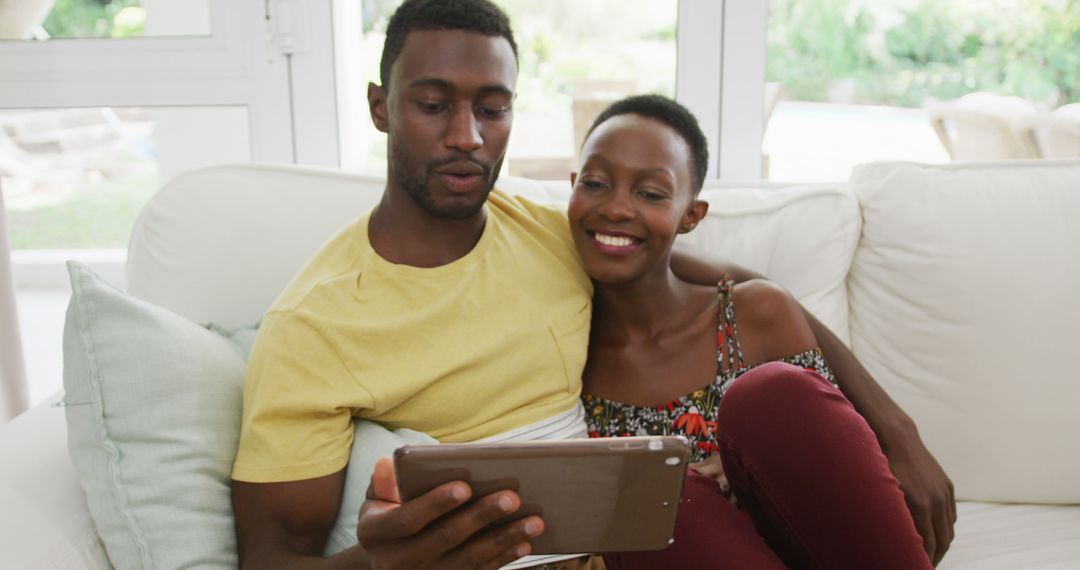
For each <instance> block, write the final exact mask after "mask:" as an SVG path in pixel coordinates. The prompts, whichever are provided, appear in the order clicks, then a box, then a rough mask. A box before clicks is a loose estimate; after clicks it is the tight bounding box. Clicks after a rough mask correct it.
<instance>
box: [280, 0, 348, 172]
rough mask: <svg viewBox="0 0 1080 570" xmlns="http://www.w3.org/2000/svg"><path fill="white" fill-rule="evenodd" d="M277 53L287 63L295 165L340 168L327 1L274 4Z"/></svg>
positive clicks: (331, 15) (330, 14) (331, 30)
mask: <svg viewBox="0 0 1080 570" xmlns="http://www.w3.org/2000/svg"><path fill="white" fill-rule="evenodd" d="M275 11H276V12H277V14H276V16H277V17H279V18H283V20H281V21H280V24H281V25H280V26H277V27H275V29H276V32H275V35H276V37H277V40H276V42H275V44H276V49H277V51H278V52H279V53H283V54H284V55H285V57H287V61H288V74H289V82H290V85H291V89H290V91H291V98H292V100H291V103H292V107H291V113H292V126H293V137H294V141H295V157H294V158H295V160H294V161H295V162H297V163H300V164H315V165H321V166H339V165H340V164H341V157H340V153H339V151H338V104H337V86H336V77H335V71H336V70H335V64H334V59H335V58H334V49H335V40H334V31H335V30H334V27H335V26H334V9H333V3H332V2H325V1H324V2H310V1H309V0H277V4H276V7H275Z"/></svg>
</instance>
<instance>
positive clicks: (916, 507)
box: [671, 246, 956, 564]
mask: <svg viewBox="0 0 1080 570" xmlns="http://www.w3.org/2000/svg"><path fill="white" fill-rule="evenodd" d="M671 270H672V271H673V272H674V273H675V275H677V276H678V277H679V278H680V279H682V280H684V281H689V282H691V283H697V284H701V285H715V284H716V283H718V282H719V281H720V280H721V279H723V278H724V276H725V275H727V276H730V277H731V278H732V279H734V280H735V282H736V283H741V282H745V281H748V280H751V279H766V277H765V276H763V275H761V274H759V273H756V272H754V271H750V270H749V269H746V268H744V267H740V266H738V265H736V264H734V263H731V262H728V261H723V260H718V259H715V258H713V259H710V258H708V257H706V256H705V255H703V254H702V253H700V252H698V251H690V250H689V249H688V248H685V247H681V246H676V247H675V249H674V251H673V252H672V255H671ZM802 312H803V314H804V315H805V317H806V322H807V323H808V324H809V325H810V329H811V330H812V331H813V334H814V338H815V339H816V340H817V344H818V346H819V347H820V348H821V352H822V353H823V354H824V355H825V360H827V361H828V363H829V368H831V369H832V371H833V374H834V375H835V376H836V382H837V384H838V385H839V386H840V390H841V391H843V392H844V395H845V396H847V398H848V400H850V401H851V403H852V404H853V405H854V406H855V409H856V410H858V412H859V413H860V414H861V415H862V416H863V417H864V418H866V422H867V423H868V424H870V427H871V428H873V430H874V433H875V434H876V435H877V438H878V442H879V443H880V444H881V448H882V450H883V451H884V452H885V456H886V457H888V458H889V467H890V468H891V469H892V472H893V475H895V476H896V479H897V480H898V481H900V485H901V488H902V489H903V491H904V497H905V499H906V500H907V504H908V508H909V509H910V510H911V514H912V517H913V518H914V519H915V524H916V526H917V527H918V529H919V534H920V535H921V536H922V537H923V543H924V545H925V546H926V551H927V553H929V555H930V558H931V560H933V561H934V563H935V564H937V562H939V561H940V560H941V558H942V557H943V556H944V555H945V551H946V550H948V548H949V543H951V542H952V538H953V524H954V523H955V522H956V499H955V497H954V494H953V484H952V481H950V480H949V478H948V476H946V475H945V471H944V470H943V469H942V468H941V465H939V464H938V462H937V460H935V459H934V456H933V455H931V453H930V451H929V450H928V449H926V446H925V445H924V444H923V442H922V439H921V438H920V437H919V431H918V429H917V428H916V426H915V422H914V421H912V419H911V417H910V416H908V415H907V414H906V413H904V411H903V410H902V409H900V406H898V405H897V404H896V402H894V401H893V400H892V398H890V397H889V395H888V394H887V393H886V392H885V390H884V389H882V388H881V386H880V385H879V384H878V383H877V382H876V381H874V378H873V377H872V376H871V375H870V373H869V372H867V370H866V369H865V368H863V366H862V364H860V363H859V361H858V360H857V359H856V358H855V355H854V354H852V353H851V350H849V349H848V348H847V347H846V346H845V345H844V343H842V342H840V339H839V338H837V337H836V335H835V334H833V332H832V331H830V330H829V328H828V327H826V326H825V325H823V324H822V323H821V322H820V321H818V320H817V318H815V317H814V316H813V315H812V314H810V312H809V311H807V310H806V309H805V308H803V309H802Z"/></svg>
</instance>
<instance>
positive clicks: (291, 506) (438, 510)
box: [233, 459, 543, 570]
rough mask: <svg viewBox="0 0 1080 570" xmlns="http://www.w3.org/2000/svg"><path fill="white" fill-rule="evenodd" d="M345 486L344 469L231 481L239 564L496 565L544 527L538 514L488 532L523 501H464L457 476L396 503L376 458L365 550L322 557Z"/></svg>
mask: <svg viewBox="0 0 1080 570" xmlns="http://www.w3.org/2000/svg"><path fill="white" fill-rule="evenodd" d="M344 484H345V471H344V470H342V471H338V472H337V473H334V474H331V475H327V476H325V477H318V478H315V479H308V480H304V481H290V482H285V483H244V482H240V481H234V482H233V511H234V513H235V516H236V534H237V546H238V550H239V555H240V567H241V568H259V569H263V568H290V569H292V568H297V569H301V570H304V569H326V570H335V569H339V568H340V569H343V570H344V569H349V570H356V569H365V568H379V569H384V568H386V569H398V568H400V569H406V568H407V569H415V568H485V569H487V568H490V569H491V570H494V569H496V568H499V567H500V566H503V565H504V564H507V563H509V562H512V561H514V560H516V559H517V558H520V557H521V556H524V555H525V554H528V551H529V546H528V543H527V540H528V539H529V538H530V537H533V536H536V535H538V534H540V532H542V531H543V522H542V521H541V520H540V519H539V518H538V517H528V518H526V519H522V520H519V521H515V522H513V523H510V524H507V525H503V526H500V527H498V528H496V529H494V530H486V529H488V527H489V526H490V525H491V524H492V523H493V522H495V521H497V520H499V519H501V518H503V517H505V516H506V515H507V514H509V513H512V512H514V511H516V510H517V509H518V508H520V506H521V500H520V499H519V498H518V496H517V495H516V494H515V493H513V492H509V491H507V492H499V493H493V494H491V495H488V496H486V497H483V498H481V499H479V500H478V501H476V502H474V503H472V504H471V505H468V506H465V507H462V505H463V504H464V503H465V502H466V501H468V499H469V495H470V490H469V487H468V485H466V484H464V483H462V482H455V483H447V484H446V485H442V486H440V487H437V488H436V489H434V490H432V491H431V492H429V493H427V494H426V495H423V496H421V497H417V498H416V499H414V500H412V501H408V502H406V503H401V502H400V500H399V499H398V497H397V490H396V483H395V480H394V474H393V464H392V463H391V462H390V461H389V460H385V459H384V460H380V462H379V463H378V464H376V468H375V474H374V476H373V477H372V486H371V488H369V490H368V499H369V500H368V501H367V502H365V503H364V506H363V508H362V509H361V512H360V513H358V515H359V517H360V519H359V520H360V522H359V525H358V526H357V536H358V539H359V541H360V543H361V544H362V545H363V548H361V547H359V546H356V547H352V548H349V549H347V550H345V551H343V552H341V553H339V554H337V555H335V556H332V557H328V558H323V557H322V552H323V549H324V548H325V546H326V541H327V538H328V537H329V535H330V531H331V529H332V527H333V524H334V521H335V519H336V517H337V511H338V505H339V503H340V502H341V497H342V491H343V488H344ZM377 498H378V500H377ZM459 507H460V508H459ZM530 524H531V525H532V526H529V525H530ZM530 531H531V532H530Z"/></svg>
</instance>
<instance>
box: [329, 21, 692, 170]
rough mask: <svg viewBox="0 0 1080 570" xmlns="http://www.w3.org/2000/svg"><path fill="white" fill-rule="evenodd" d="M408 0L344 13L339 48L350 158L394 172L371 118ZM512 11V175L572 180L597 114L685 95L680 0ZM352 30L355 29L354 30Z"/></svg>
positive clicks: (356, 165)
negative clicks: (628, 102) (371, 92)
mask: <svg viewBox="0 0 1080 570" xmlns="http://www.w3.org/2000/svg"><path fill="white" fill-rule="evenodd" d="M400 3H401V2H400V0H386V1H366V2H363V3H362V10H354V11H352V13H349V12H342V13H336V14H335V17H336V18H344V21H345V28H344V35H345V36H346V38H345V41H347V42H348V41H350V40H348V38H347V36H348V35H350V34H355V36H356V38H357V39H356V40H355V41H352V43H351V45H347V46H345V48H344V49H342V46H340V45H339V65H338V70H339V71H338V73H339V82H341V84H342V85H344V86H345V87H344V92H343V93H342V96H341V97H339V101H341V104H342V112H341V116H342V123H343V124H342V128H341V129H340V132H341V133H342V145H341V146H342V162H343V165H344V166H345V167H346V168H352V169H364V170H373V171H378V172H383V171H385V168H386V144H385V136H384V135H383V134H382V133H379V132H378V131H376V130H375V128H374V127H373V126H372V125H371V120H370V118H369V116H368V112H367V104H366V95H365V94H366V85H367V82H369V81H371V82H375V83H378V82H379V59H380V58H381V56H382V44H383V40H384V37H385V36H384V33H385V30H386V24H387V21H388V19H389V17H390V15H391V14H392V13H393V12H394V10H395V9H396V8H397V6H398V5H400ZM496 3H497V4H499V5H500V6H501V7H502V8H503V9H504V10H505V11H506V13H507V15H508V16H509V17H510V21H511V25H512V26H513V29H514V37H515V40H516V41H517V43H518V51H519V59H520V73H519V76H518V84H517V90H518V95H517V99H516V101H515V102H514V129H513V132H512V136H511V140H510V146H509V149H508V151H507V160H506V163H505V166H504V168H506V169H507V170H505V172H507V173H508V174H512V175H517V176H528V177H534V178H554V179H565V178H566V177H567V176H568V175H569V172H570V170H571V169H572V165H573V161H574V159H575V158H576V154H577V148H578V146H579V145H580V143H581V139H582V138H583V136H584V131H585V130H586V129H587V128H588V126H589V125H590V124H591V121H592V119H593V118H595V116H596V115H597V114H599V113H600V111H602V110H603V109H604V107H606V106H607V105H608V104H609V103H611V102H613V101H614V100H616V99H619V98H621V97H624V96H626V95H630V94H633V93H639V92H654V93H661V94H664V95H668V96H674V94H675V55H676V53H675V52H676V49H675V46H676V37H675V30H676V26H675V24H676V20H677V17H678V2H676V1H675V0H666V1H658V0H590V1H589V2H579V1H575V0H496ZM350 30H351V31H350Z"/></svg>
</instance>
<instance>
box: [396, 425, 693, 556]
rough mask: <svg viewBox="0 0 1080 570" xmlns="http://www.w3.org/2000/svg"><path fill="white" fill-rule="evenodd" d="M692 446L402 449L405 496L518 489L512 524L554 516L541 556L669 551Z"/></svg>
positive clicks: (619, 441)
mask: <svg viewBox="0 0 1080 570" xmlns="http://www.w3.org/2000/svg"><path fill="white" fill-rule="evenodd" d="M689 456H690V446H689V444H688V443H687V441H686V439H684V438H682V437H678V436H655V437H621V438H595V439H574V440H558V441H530V442H503V443H463V444H441V445H439V444H436V445H406V446H403V447H400V448H398V449H397V451H395V452H394V463H395V467H396V469H397V477H398V487H399V491H400V492H401V498H402V499H404V500H409V499H412V498H415V497H418V496H420V495H423V494H424V493H426V492H428V491H430V490H432V489H434V488H435V487H438V486H439V485H442V484H443V483H447V482H450V481H465V482H467V483H468V484H469V485H471V486H472V488H473V498H474V499H477V498H480V497H483V496H485V495H488V494H490V493H492V492H494V491H499V490H503V489H511V490H514V491H517V493H518V494H519V495H520V497H521V501H522V508H521V509H520V510H519V511H518V512H516V513H514V514H513V515H511V516H509V517H508V518H507V519H505V520H504V521H500V522H499V523H497V524H502V523H504V522H506V521H509V520H513V519H517V518H521V517H524V516H528V515H539V516H540V517H541V518H543V519H544V527H545V529H544V533H543V534H541V535H540V536H539V537H537V538H535V539H533V540H532V541H530V542H531V544H532V552H533V554H558V553H580V552H587V553H599V552H625V551H632V550H659V549H662V548H666V547H667V546H668V544H670V543H671V540H672V533H673V531H674V528H675V515H676V512H677V510H678V506H679V498H680V496H681V495H682V486H683V479H684V478H685V476H686V464H687V460H688V458H689Z"/></svg>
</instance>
